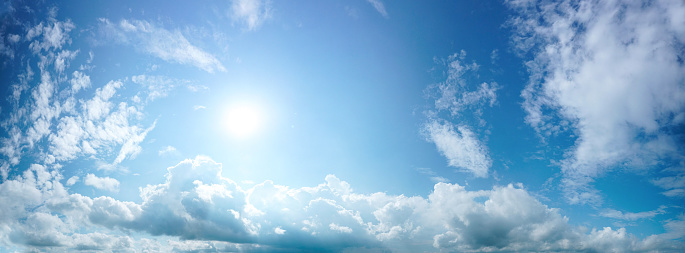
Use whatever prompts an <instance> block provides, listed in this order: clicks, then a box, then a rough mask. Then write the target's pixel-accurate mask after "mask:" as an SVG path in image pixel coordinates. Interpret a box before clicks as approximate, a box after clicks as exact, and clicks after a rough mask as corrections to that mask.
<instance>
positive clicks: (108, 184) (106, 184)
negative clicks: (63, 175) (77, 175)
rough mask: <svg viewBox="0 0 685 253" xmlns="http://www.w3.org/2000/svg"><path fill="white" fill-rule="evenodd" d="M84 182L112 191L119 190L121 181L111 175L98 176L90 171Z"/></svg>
mask: <svg viewBox="0 0 685 253" xmlns="http://www.w3.org/2000/svg"><path fill="white" fill-rule="evenodd" d="M83 183H84V184H86V185H90V186H92V187H95V188H97V189H99V190H106V191H110V192H118V191H119V181H117V180H116V179H114V178H111V177H97V176H95V175H93V174H90V173H88V175H86V178H85V179H84V180H83Z"/></svg>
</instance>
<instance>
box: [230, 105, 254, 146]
mask: <svg viewBox="0 0 685 253" xmlns="http://www.w3.org/2000/svg"><path fill="white" fill-rule="evenodd" d="M262 117H263V115H262V113H261V111H260V110H259V109H258V108H257V107H254V106H250V105H236V106H233V107H231V108H229V110H228V113H227V115H226V119H225V124H226V126H227V127H228V131H229V132H230V133H231V135H233V136H235V137H240V138H244V137H249V136H252V135H254V134H255V133H257V132H258V130H259V129H260V128H261V127H262V124H263V118H262Z"/></svg>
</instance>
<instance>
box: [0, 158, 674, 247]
mask: <svg viewBox="0 0 685 253" xmlns="http://www.w3.org/2000/svg"><path fill="white" fill-rule="evenodd" d="M221 175H222V166H221V164H219V163H216V162H215V161H213V160H212V159H210V158H208V157H203V156H198V157H196V158H195V159H187V160H184V161H182V162H180V163H179V164H177V165H175V166H172V167H169V168H168V169H167V174H166V176H165V181H164V182H163V183H161V184H156V185H148V186H146V187H143V188H141V189H140V196H141V199H142V202H141V203H134V202H127V201H120V200H116V199H114V198H111V197H96V198H90V197H86V196H82V195H79V194H68V193H67V192H66V190H65V189H64V188H63V187H62V185H61V184H60V182H59V181H60V180H61V175H60V174H59V172H58V171H57V170H54V169H50V168H48V167H45V166H41V165H32V166H31V168H30V169H29V170H27V171H26V172H25V173H23V174H22V175H19V176H17V177H15V178H13V179H11V180H6V181H3V182H2V183H1V184H0V201H3V203H6V204H5V205H2V206H0V211H2V212H0V240H3V241H4V242H6V243H9V245H15V246H20V247H28V248H31V247H42V248H43V249H51V250H57V249H81V250H109V249H117V248H135V249H140V250H142V249H143V248H157V250H167V251H168V250H173V249H176V250H188V251H191V250H202V249H227V250H228V249H230V250H254V249H256V248H254V247H258V248H259V249H262V250H267V251H273V250H286V251H292V250H298V251H300V250H312V251H320V250H334V251H342V250H355V249H357V250H359V249H366V250H369V249H372V250H373V249H377V250H391V251H413V252H416V251H649V250H669V249H671V250H673V249H676V248H675V247H682V245H681V246H679V244H678V243H677V242H674V241H670V239H677V238H680V237H678V236H682V229H681V228H682V227H683V226H682V219H679V220H672V221H669V222H668V223H667V224H666V231H667V232H666V233H665V234H662V235H654V236H651V237H648V238H646V239H644V240H639V239H637V238H636V237H635V236H633V235H631V234H629V233H627V231H626V230H625V229H623V228H620V229H613V228H609V227H605V228H601V229H592V230H591V231H590V232H589V233H588V232H584V231H586V230H584V229H583V228H581V227H574V226H572V225H570V224H569V222H568V218H566V217H564V216H562V215H561V214H560V212H559V210H558V209H555V208H550V207H548V206H546V205H544V204H542V203H541V202H540V201H538V200H537V199H535V198H534V197H533V196H531V194H529V193H528V192H527V191H526V190H525V189H524V188H523V187H522V186H521V185H511V184H510V185H506V186H495V187H493V188H492V189H489V190H480V191H471V190H468V189H466V187H464V186H461V185H458V184H449V183H437V184H435V186H434V189H433V191H432V192H431V193H430V194H429V195H428V196H427V197H421V196H414V197H407V196H404V195H389V194H386V193H382V192H378V193H372V194H359V193H355V192H354V190H353V189H352V186H351V185H350V184H348V183H347V182H345V181H343V180H340V179H339V178H337V177H335V176H333V175H328V176H327V177H326V178H325V182H324V183H321V184H319V185H317V186H314V187H302V188H291V187H288V186H282V185H277V184H274V183H273V182H271V181H265V182H263V183H260V184H257V185H254V186H253V187H251V188H249V189H242V188H241V187H239V186H237V185H236V184H235V183H234V182H233V181H232V180H230V179H228V178H224V177H222V176H221ZM84 181H85V182H86V184H87V185H100V186H101V187H102V188H107V187H113V186H111V185H116V183H113V182H118V181H116V180H114V179H111V178H109V179H108V178H106V177H105V178H101V177H97V176H95V175H92V174H88V175H87V176H86V178H85V180H84ZM108 184H109V185H110V186H106V185H108ZM28 210H32V211H31V212H27V211H28ZM79 227H87V228H89V230H93V231H94V232H92V233H89V234H81V233H78V232H76V231H77V230H76V228H79ZM119 229H125V230H129V231H139V232H145V233H144V234H149V235H152V236H155V235H167V236H170V237H169V238H172V239H174V240H170V241H169V242H166V243H161V242H157V241H153V240H149V239H145V238H143V239H135V240H134V239H133V238H130V237H129V236H117V235H115V234H113V233H115V231H118V230H119ZM175 239H180V240H182V241H177V240H175ZM409 242H411V243H409Z"/></svg>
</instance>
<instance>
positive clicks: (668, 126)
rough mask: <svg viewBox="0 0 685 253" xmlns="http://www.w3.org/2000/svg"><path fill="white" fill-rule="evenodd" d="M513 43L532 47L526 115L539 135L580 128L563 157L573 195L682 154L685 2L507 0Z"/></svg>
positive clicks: (584, 199) (591, 198)
mask: <svg viewBox="0 0 685 253" xmlns="http://www.w3.org/2000/svg"><path fill="white" fill-rule="evenodd" d="M508 4H509V6H510V7H511V8H512V9H514V10H516V11H518V12H519V14H521V16H519V17H515V18H513V19H511V20H510V24H511V27H513V28H515V29H517V31H518V32H517V34H516V35H515V36H514V37H513V38H514V39H513V41H514V45H515V46H516V47H517V48H518V49H519V50H521V51H520V52H521V53H526V52H527V53H530V54H531V55H533V59H532V60H530V61H529V62H528V63H527V66H528V68H529V72H530V83H529V84H528V85H527V87H526V88H525V90H524V91H523V92H522V97H523V98H524V99H525V101H524V103H523V108H524V109H525V111H526V112H527V116H526V122H527V123H528V124H529V125H531V126H532V127H533V128H534V129H535V130H536V131H537V132H538V133H539V134H540V135H541V136H542V137H543V138H547V137H550V136H556V135H559V134H566V133H569V135H573V136H577V138H576V141H575V144H574V145H573V147H572V148H571V149H570V150H569V151H568V152H567V153H566V157H568V158H566V159H564V160H563V161H562V162H561V163H562V171H563V174H564V179H563V181H564V185H565V191H566V196H567V198H568V199H569V201H570V202H572V203H598V202H600V201H601V199H600V198H599V195H598V194H597V193H596V191H595V190H594V189H593V188H592V186H591V184H592V182H593V181H594V179H595V178H597V177H600V176H602V175H603V174H605V173H606V172H608V171H611V170H613V169H616V168H633V169H637V168H656V167H659V166H658V165H659V164H660V163H661V161H664V159H675V160H676V161H677V160H682V159H683V158H682V156H681V155H679V154H682V152H683V148H682V147H683V146H682V145H679V142H681V140H678V138H679V137H675V136H674V134H673V132H672V131H671V130H672V129H677V128H678V127H682V126H683V124H684V123H685V113H683V111H685V110H684V109H685V87H684V86H683V85H682V84H683V82H684V81H685V65H683V63H682V59H683V58H684V57H685V55H684V54H683V50H682V48H683V45H685V20H684V19H683V18H682V16H683V13H685V3H683V2H682V1H508Z"/></svg>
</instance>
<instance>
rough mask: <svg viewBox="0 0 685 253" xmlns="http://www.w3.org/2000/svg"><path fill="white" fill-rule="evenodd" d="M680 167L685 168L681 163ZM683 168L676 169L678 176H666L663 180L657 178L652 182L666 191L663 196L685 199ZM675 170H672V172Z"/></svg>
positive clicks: (684, 174)
mask: <svg viewBox="0 0 685 253" xmlns="http://www.w3.org/2000/svg"><path fill="white" fill-rule="evenodd" d="M680 166H682V168H685V166H683V162H681V164H680ZM682 168H679V169H675V170H676V172H677V173H678V174H676V175H674V176H666V177H661V178H656V179H653V180H652V183H653V184H654V185H656V186H658V187H660V188H662V189H664V190H666V191H664V192H662V194H664V195H666V196H668V197H680V198H682V197H685V173H683V172H685V171H684V170H683V169H682ZM672 170H673V169H671V171H672Z"/></svg>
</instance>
